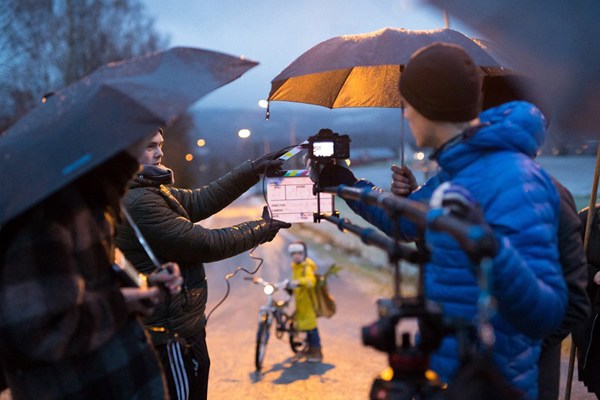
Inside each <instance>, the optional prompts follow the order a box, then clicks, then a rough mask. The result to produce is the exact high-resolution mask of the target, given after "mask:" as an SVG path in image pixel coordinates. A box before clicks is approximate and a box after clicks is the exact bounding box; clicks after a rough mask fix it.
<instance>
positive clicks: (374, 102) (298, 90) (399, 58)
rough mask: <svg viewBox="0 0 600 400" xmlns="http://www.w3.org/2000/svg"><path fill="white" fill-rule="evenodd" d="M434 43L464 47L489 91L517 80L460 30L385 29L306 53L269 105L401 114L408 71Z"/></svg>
mask: <svg viewBox="0 0 600 400" xmlns="http://www.w3.org/2000/svg"><path fill="white" fill-rule="evenodd" d="M434 42H447V43H453V44H457V45H460V46H462V47H463V48H464V49H465V50H466V51H467V53H469V55H470V56H471V57H472V58H473V60H474V62H475V63H476V64H477V65H478V66H479V67H480V68H481V70H482V73H483V74H484V75H485V78H484V90H485V87H486V84H487V80H488V78H496V79H498V77H500V78H501V77H504V76H516V75H517V74H516V72H515V70H514V69H513V68H512V67H511V66H510V65H508V64H507V63H506V62H505V61H503V60H500V59H499V57H498V56H497V55H496V54H492V52H491V51H487V50H488V45H487V44H486V43H484V42H483V41H478V40H476V39H471V38H469V37H467V36H465V35H463V34H462V33H460V32H457V31H455V30H452V29H438V30H431V31H413V30H407V29H395V28H385V29H381V30H379V31H375V32H371V33H365V34H360V35H344V36H338V37H335V38H332V39H329V40H326V41H324V42H322V43H320V44H318V45H316V46H315V47H313V48H311V49H310V50H308V51H306V52H305V53H304V54H302V55H301V56H300V57H298V58H297V59H296V60H295V61H293V62H292V63H291V64H290V65H289V66H288V67H287V68H286V69H284V70H283V71H282V72H281V73H280V74H279V75H277V77H275V79H273V80H272V81H271V92H270V93H269V97H268V99H269V100H280V101H292V102H300V103H309V104H316V105H320V106H324V107H328V108H341V107H391V108H399V107H401V105H402V104H401V96H400V91H399V88H398V83H399V81H400V74H401V71H402V68H403V66H404V65H406V63H407V62H408V61H409V60H410V57H411V55H412V54H413V53H414V52H415V51H417V50H418V49H420V48H422V47H423V46H426V45H429V44H431V43H434ZM496 82H498V81H496ZM493 87H499V88H502V90H504V88H506V87H510V85H506V84H504V83H500V84H498V83H495V84H494V85H493ZM499 90H500V89H499Z"/></svg>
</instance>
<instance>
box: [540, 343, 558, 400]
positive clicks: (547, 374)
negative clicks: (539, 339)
mask: <svg viewBox="0 0 600 400" xmlns="http://www.w3.org/2000/svg"><path fill="white" fill-rule="evenodd" d="M560 345H561V343H560V342H558V343H554V344H552V345H550V346H548V347H546V348H545V349H542V353H541V354H540V360H539V361H538V371H539V375H538V400H557V399H558V395H559V393H558V390H559V389H558V388H559V383H560Z"/></svg>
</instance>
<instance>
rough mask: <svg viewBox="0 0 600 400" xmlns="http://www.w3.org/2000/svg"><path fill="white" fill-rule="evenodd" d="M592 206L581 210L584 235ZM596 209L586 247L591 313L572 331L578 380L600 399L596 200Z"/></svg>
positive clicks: (599, 271) (599, 232)
mask: <svg viewBox="0 0 600 400" xmlns="http://www.w3.org/2000/svg"><path fill="white" fill-rule="evenodd" d="M589 212H590V210H589V207H586V208H584V209H583V210H581V211H580V212H579V217H580V219H581V222H582V231H581V235H582V237H583V235H584V233H585V227H586V225H587V219H588V213H589ZM591 212H592V213H593V217H592V222H591V228H590V237H589V239H588V241H589V243H588V246H587V249H586V256H587V268H588V284H587V291H588V295H589V296H590V299H591V301H592V307H593V308H592V313H591V315H590V317H589V318H588V319H587V321H585V323H584V324H583V325H582V326H580V327H579V329H577V330H576V332H574V333H573V342H574V343H575V344H576V345H577V361H578V367H579V368H578V371H579V380H580V381H583V383H584V385H585V386H586V387H587V389H588V392H590V393H594V394H595V395H596V398H598V399H600V381H599V380H598V376H599V375H600V322H599V316H600V290H598V287H599V286H600V204H598V203H596V205H595V206H594V208H593V209H592V211H591Z"/></svg>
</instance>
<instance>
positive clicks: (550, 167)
mask: <svg viewBox="0 0 600 400" xmlns="http://www.w3.org/2000/svg"><path fill="white" fill-rule="evenodd" d="M537 160H538V161H539V163H540V164H541V165H542V166H543V167H544V168H545V169H546V171H548V173H549V174H551V175H552V176H554V178H556V179H557V180H558V181H560V182H561V183H562V184H563V185H564V186H565V187H566V188H567V189H569V190H570V191H571V193H573V195H574V196H589V195H590V193H591V191H592V180H593V178H594V168H595V165H596V158H595V157H591V156H556V157H552V156H542V157H538V159H537ZM392 164H393V162H387V163H377V164H373V165H366V166H357V167H353V168H352V170H353V171H354V172H355V175H356V176H357V177H358V178H366V179H369V180H370V181H372V182H373V183H375V184H376V185H377V186H380V187H382V188H384V189H386V190H389V189H390V182H391V171H390V165H392ZM396 164H399V163H396ZM410 166H411V168H413V170H414V172H415V176H416V177H417V181H418V182H419V183H423V182H424V181H425V180H426V178H425V174H424V172H423V171H419V170H418V165H416V164H410Z"/></svg>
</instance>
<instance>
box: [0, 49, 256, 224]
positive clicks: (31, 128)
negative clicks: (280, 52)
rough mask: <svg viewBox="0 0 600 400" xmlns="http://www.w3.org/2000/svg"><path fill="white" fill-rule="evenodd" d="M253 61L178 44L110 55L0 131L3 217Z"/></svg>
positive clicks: (131, 141) (106, 156) (93, 164)
mask: <svg viewBox="0 0 600 400" xmlns="http://www.w3.org/2000/svg"><path fill="white" fill-rule="evenodd" d="M256 65H257V63H256V62H253V61H249V60H246V59H243V58H240V57H234V56H230V55H226V54H222V53H218V52H213V51H207V50H201V49H194V48H181V47H180V48H173V49H171V50H167V51H163V52H156V53H153V54H150V55H147V56H143V57H137V58H133V59H130V60H126V61H121V62H116V63H111V64H109V65H107V66H104V67H101V68H99V69H98V70H96V71H95V72H93V73H92V74H90V75H88V76H86V77H85V78H83V79H81V80H80V81H78V82H76V83H74V84H72V85H70V86H69V87H67V88H65V89H63V90H61V91H59V92H57V93H56V94H54V95H53V96H51V97H49V98H48V99H47V101H46V103H44V104H40V105H39V106H38V107H36V108H34V109H33V110H32V111H31V112H29V113H28V114H27V115H25V116H24V117H23V118H22V119H20V120H19V121H18V122H17V123H15V124H14V125H13V126H12V127H10V128H9V129H8V130H7V131H6V132H5V133H4V135H2V136H0V170H1V171H3V174H2V178H1V179H0V186H1V187H2V189H3V190H2V194H1V195H0V224H2V223H4V222H6V221H7V220H9V219H11V218H13V217H15V216H17V215H19V214H20V213H22V212H23V211H25V210H27V209H28V208H30V207H31V206H33V205H35V204H36V203H38V202H39V201H41V200H43V199H44V198H46V197H48V196H49V195H50V194H52V193H54V192H56V191H57V190H58V189H60V188H62V187H64V186H66V185H67V184H68V183H70V182H72V181H73V180H75V179H76V178H77V177H79V176H81V175H82V174H84V173H85V172H87V171H89V170H91V169H92V168H94V167H96V166H98V165H100V164H101V163H102V162H104V161H106V160H108V159H109V158H111V157H112V156H114V155H115V154H117V153H118V152H119V151H121V150H123V149H126V148H127V147H129V146H131V145H132V144H134V143H135V142H136V141H138V140H140V139H143V138H144V137H147V136H150V135H151V134H152V133H154V132H156V130H157V128H158V127H159V126H166V125H169V124H170V123H171V122H172V121H173V120H174V119H175V118H176V117H177V116H178V115H179V114H181V113H183V112H184V111H185V110H186V109H187V108H188V107H189V106H190V105H191V104H192V103H194V102H196V101H197V100H198V99H200V98H201V97H203V96H204V95H206V94H208V93H210V92H211V91H213V90H215V89H217V88H219V87H221V86H223V85H225V84H226V83H228V82H231V81H233V80H235V79H237V78H238V77H240V76H241V75H242V74H243V73H244V72H246V71H247V70H249V69H250V68H252V67H254V66H256Z"/></svg>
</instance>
